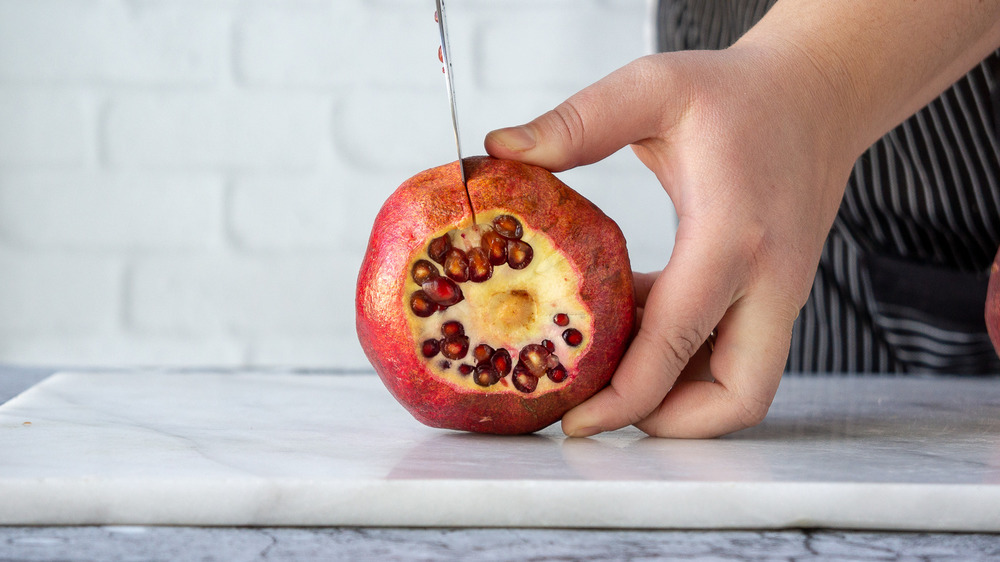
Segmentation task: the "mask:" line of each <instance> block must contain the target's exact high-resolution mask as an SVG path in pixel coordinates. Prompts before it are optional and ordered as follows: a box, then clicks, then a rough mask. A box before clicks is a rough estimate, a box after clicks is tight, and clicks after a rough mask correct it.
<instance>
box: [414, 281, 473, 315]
mask: <svg viewBox="0 0 1000 562" xmlns="http://www.w3.org/2000/svg"><path fill="white" fill-rule="evenodd" d="M421 286H422V287H423V291H417V292H418V293H419V292H423V293H424V294H425V295H426V296H427V298H429V299H430V300H432V301H434V302H435V303H437V304H439V305H441V306H451V305H453V304H457V303H460V302H462V299H463V298H465V296H464V295H462V289H460V288H459V287H458V285H456V284H455V282H454V281H452V280H451V279H448V278H447V277H435V278H434V279H428V280H427V281H424V284H423V285H421ZM411 303H412V300H411ZM428 315H429V314H428ZM418 316H419V314H418Z"/></svg>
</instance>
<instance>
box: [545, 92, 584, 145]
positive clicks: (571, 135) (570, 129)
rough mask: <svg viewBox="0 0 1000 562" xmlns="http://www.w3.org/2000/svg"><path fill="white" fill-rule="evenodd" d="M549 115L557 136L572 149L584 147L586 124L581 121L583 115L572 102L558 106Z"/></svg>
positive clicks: (568, 101)
mask: <svg viewBox="0 0 1000 562" xmlns="http://www.w3.org/2000/svg"><path fill="white" fill-rule="evenodd" d="M550 114H551V116H552V119H551V121H552V122H553V126H554V127H555V128H556V130H557V134H559V135H560V136H562V137H563V139H564V140H565V141H566V143H568V144H569V145H570V146H572V147H573V148H580V147H582V146H584V144H585V142H584V137H585V131H586V123H585V122H584V120H583V114H582V113H581V112H580V110H579V108H577V106H576V104H575V103H574V102H573V100H567V101H565V102H563V103H561V104H559V105H558V106H556V108H555V109H553V110H552V111H551V112H550Z"/></svg>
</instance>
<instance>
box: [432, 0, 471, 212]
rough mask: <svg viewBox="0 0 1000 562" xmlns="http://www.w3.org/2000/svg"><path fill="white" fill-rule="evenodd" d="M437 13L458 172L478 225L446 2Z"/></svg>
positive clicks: (441, 4)
mask: <svg viewBox="0 0 1000 562" xmlns="http://www.w3.org/2000/svg"><path fill="white" fill-rule="evenodd" d="M435 2H436V3H437V12H435V14H434V16H435V19H436V20H437V23H438V31H439V32H440V33H441V49H440V50H439V51H438V53H439V55H440V57H441V62H442V63H443V64H444V79H445V83H446V85H447V87H448V102H449V103H450V104H451V125H452V128H453V129H454V131H455V147H456V148H457V149H458V171H459V174H460V177H461V178H462V187H464V188H465V198H466V200H467V201H468V202H469V210H470V211H471V212H472V223H473V224H475V223H476V209H475V208H474V207H473V206H472V196H471V195H469V184H468V182H467V181H466V178H465V162H464V160H463V158H462V140H461V138H460V136H459V133H458V106H457V104H456V103H455V82H454V78H453V72H452V68H451V49H450V45H449V44H448V27H447V19H446V16H445V10H444V0H435Z"/></svg>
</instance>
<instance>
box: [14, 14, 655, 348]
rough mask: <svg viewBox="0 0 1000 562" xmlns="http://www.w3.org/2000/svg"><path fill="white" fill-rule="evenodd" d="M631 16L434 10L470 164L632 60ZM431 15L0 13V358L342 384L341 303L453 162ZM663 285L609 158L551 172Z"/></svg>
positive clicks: (646, 192)
mask: <svg viewBox="0 0 1000 562" xmlns="http://www.w3.org/2000/svg"><path fill="white" fill-rule="evenodd" d="M647 2H648V0H504V1H498V0H450V3H449V16H450V23H451V25H452V37H451V40H452V44H453V48H454V50H455V71H456V74H457V89H458V96H459V103H460V107H459V110H460V115H461V118H462V123H463V130H462V135H463V140H464V145H465V150H466V152H467V153H469V154H478V153H482V138H483V137H484V136H485V134H486V133H487V132H488V131H489V130H490V129H493V128H496V127H501V126H506V125H512V124H516V123H520V122H522V121H525V120H527V119H530V118H532V117H534V116H536V115H537V114H539V113H541V112H543V111H545V110H547V109H550V108H551V107H552V106H554V105H555V104H556V103H558V102H559V101H561V100H562V99H564V98H565V97H567V96H568V95H570V94H571V93H573V92H574V91H576V90H577V89H579V88H582V87H583V86H585V85H587V84H589V83H590V82H592V81H594V80H596V79H598V78H600V77H601V76H603V75H604V74H606V73H607V72H609V71H611V70H613V69H614V68H616V67H618V66H620V65H622V64H624V63H626V62H628V61H629V60H631V59H633V58H635V57H638V56H641V55H643V54H645V53H646V52H648V38H647V37H646V34H645V31H646V29H647V26H648V21H647V17H648V6H647ZM433 10H434V3H433V1H432V0H282V1H275V0H0V362H15V363H34V364H45V365H55V366H64V365H69V366H74V365H136V364H141V365H247V364H252V365H297V366H329V365H338V366H350V367H363V366H365V365H367V362H366V360H365V358H364V356H363V354H362V352H361V350H360V347H359V345H358V344H357V341H356V337H355V333H354V305H353V300H354V283H355V280H356V276H357V271H358V267H359V265H360V262H361V259H362V255H363V252H364V248H365V245H366V243H367V238H368V233H369V229H370V227H371V222H372V220H373V218H374V216H375V213H376V212H377V210H378V208H379V206H380V205H381V204H382V202H383V201H384V200H385V198H386V197H387V196H388V195H389V193H391V192H392V190H393V189H395V187H396V186H397V185H398V184H399V183H400V182H401V181H403V180H404V179H406V178H407V177H409V176H410V175H413V174H414V173H416V172H418V171H420V170H423V169H425V168H428V167H431V166H435V165H438V164H441V163H444V162H447V161H451V160H453V159H454V150H453V145H452V137H451V130H450V122H449V116H448V108H447V105H446V97H445V93H444V84H443V78H442V76H441V71H440V64H439V63H438V61H437V58H436V56H435V55H436V51H437V43H438V38H437V28H436V26H435V24H434V22H433ZM563 177H564V179H565V180H566V181H567V182H568V183H570V185H573V186H574V187H576V188H577V189H578V190H579V191H581V192H582V193H583V194H584V195H586V196H587V197H589V198H591V199H592V200H594V201H595V202H596V203H598V205H600V206H601V207H602V208H604V209H605V211H606V212H607V213H608V214H610V215H611V216H612V217H614V218H615V219H616V220H617V221H618V222H619V224H621V226H622V228H623V230H624V231H625V233H626V236H627V237H628V239H629V246H630V249H631V252H632V257H633V262H634V265H635V266H636V268H637V269H652V268H654V267H659V266H661V265H662V264H663V263H664V261H665V260H666V257H667V256H668V255H669V252H670V249H671V247H672V240H673V227H674V219H673V213H672V211H671V208H670V205H669V201H668V200H667V198H666V196H665V195H664V194H663V192H662V190H661V189H660V187H659V186H658V184H657V183H656V181H655V179H654V178H653V177H652V175H651V174H649V173H648V172H647V171H646V170H645V169H644V168H642V166H641V165H640V164H639V163H638V162H637V161H636V159H635V158H634V157H633V156H632V155H631V153H630V151H628V150H625V151H623V152H622V153H619V154H617V155H615V156H613V157H611V158H609V159H608V160H607V161H605V162H602V163H599V164H596V165H594V166H590V167H587V168H585V169H579V170H573V171H570V172H567V173H565V174H563Z"/></svg>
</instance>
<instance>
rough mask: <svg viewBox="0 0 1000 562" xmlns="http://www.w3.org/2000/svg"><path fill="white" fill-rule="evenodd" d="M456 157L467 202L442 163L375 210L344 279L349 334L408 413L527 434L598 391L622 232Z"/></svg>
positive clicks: (553, 189) (556, 194) (618, 335)
mask: <svg viewBox="0 0 1000 562" xmlns="http://www.w3.org/2000/svg"><path fill="white" fill-rule="evenodd" d="M463 164H464V166H463V168H464V169H465V172H466V178H467V180H468V182H467V183H468V197H466V193H465V190H464V189H463V186H462V183H461V181H459V176H458V169H459V168H458V166H454V165H449V166H443V167H441V168H437V169H434V170H429V171H428V172H425V173H424V174H422V175H419V176H416V177H414V178H413V179H412V180H411V181H409V182H407V183H406V184H404V185H403V186H402V187H400V189H399V190H397V192H396V193H394V194H393V195H392V196H391V197H390V199H389V200H388V201H387V202H386V204H385V206H383V209H382V211H381V212H380V214H379V218H378V219H377V220H376V226H375V228H374V229H373V232H372V236H371V238H370V243H369V247H368V254H367V255H366V258H365V260H364V262H363V264H362V270H361V273H360V275H359V277H358V293H357V299H356V306H357V319H358V320H357V322H358V334H359V337H360V339H361V343H362V348H363V349H364V350H365V353H366V354H367V355H368V356H369V358H370V359H371V361H372V364H373V365H374V366H375V369H376V371H378V373H379V375H380V376H381V377H382V380H383V381H384V382H385V384H386V386H387V387H388V388H389V389H390V391H391V392H392V393H393V395H394V396H395V397H396V398H397V399H399V400H400V402H402V403H403V404H404V405H405V406H406V407H407V408H408V409H409V410H410V411H411V412H412V413H413V414H414V415H415V416H416V417H417V418H418V419H420V420H421V421H423V422H425V423H428V424H430V425H434V426H437V427H449V428H454V429H467V430H472V431H482V432H490V433H524V432H530V431H535V430H537V429H540V428H542V427H545V426H546V425H548V424H551V423H552V422H554V421H556V420H558V418H559V417H560V416H562V414H563V413H565V412H566V411H567V410H568V409H569V408H571V407H573V406H574V405H576V404H578V403H580V402H582V401H583V400H584V399H586V398H587V397H589V396H591V395H592V394H593V393H595V392H597V391H598V390H599V389H600V388H602V387H603V386H605V385H606V384H607V382H608V380H609V379H610V376H611V374H612V373H613V372H614V368H615V367H616V365H617V361H618V360H619V359H620V357H621V353H622V351H623V349H624V345H625V343H626V342H627V338H628V336H629V334H630V333H631V329H632V321H633V317H634V310H635V309H634V302H633V298H634V295H633V290H632V281H631V268H630V267H629V264H628V258H627V254H626V252H625V245H624V239H623V237H622V236H621V232H620V230H618V229H617V227H616V226H615V225H614V223H613V222H612V221H610V219H608V218H607V217H606V216H604V215H603V214H602V213H601V212H600V211H599V210H598V209H596V207H594V206H593V205H592V204H591V203H590V202H588V201H586V200H585V199H583V198H581V197H580V196H579V195H578V194H576V193H574V192H573V191H572V190H570V189H569V188H567V187H566V186H565V185H564V184H562V183H561V182H560V181H559V180H558V179H556V178H555V177H554V176H552V175H551V174H550V173H548V172H546V171H545V170H542V169H540V168H534V167H530V166H525V165H523V164H519V163H515V162H508V161H500V160H493V159H489V158H467V159H465V161H464V163H463ZM470 204H471V205H472V206H473V207H474V211H475V218H473V217H472V213H471V212H470V208H469V206H470ZM584 225H585V228H584Z"/></svg>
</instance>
